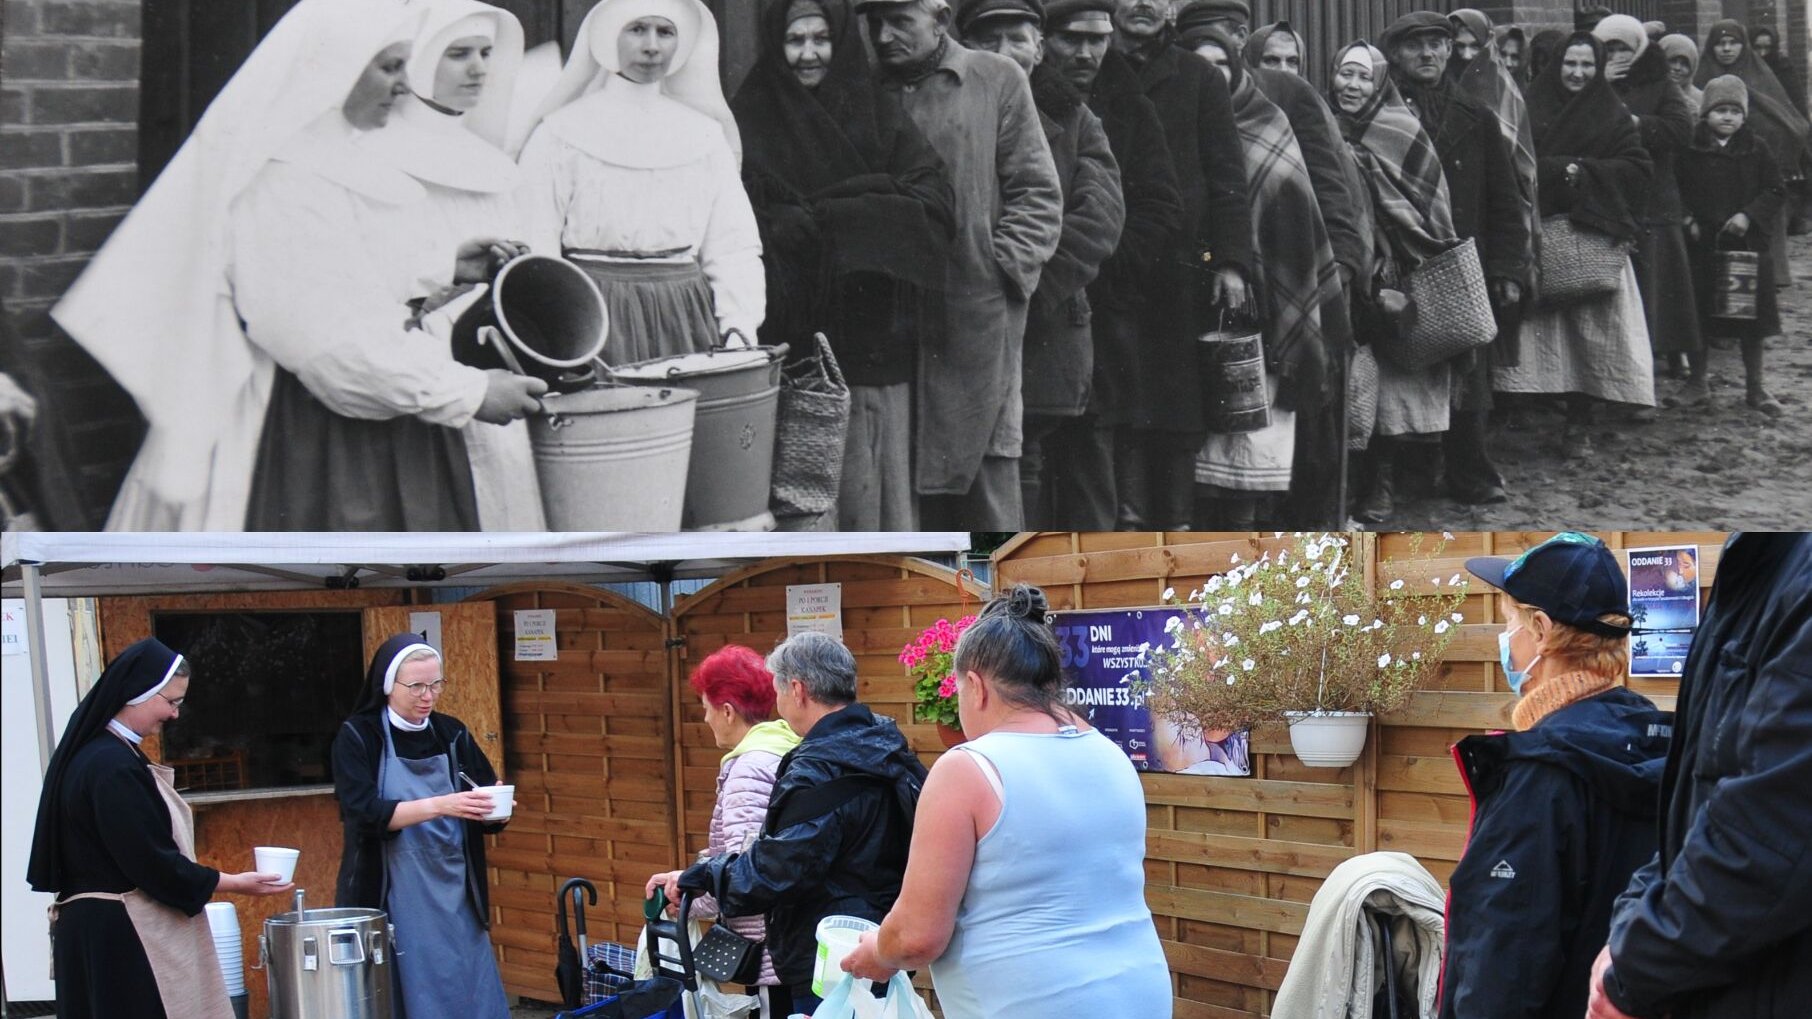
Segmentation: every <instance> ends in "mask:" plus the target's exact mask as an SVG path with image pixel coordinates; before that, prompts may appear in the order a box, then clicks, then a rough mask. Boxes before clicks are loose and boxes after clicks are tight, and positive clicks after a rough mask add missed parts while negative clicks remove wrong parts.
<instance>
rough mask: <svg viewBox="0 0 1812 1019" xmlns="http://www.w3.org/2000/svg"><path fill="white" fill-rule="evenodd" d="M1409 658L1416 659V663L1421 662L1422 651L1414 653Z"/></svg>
mask: <svg viewBox="0 0 1812 1019" xmlns="http://www.w3.org/2000/svg"><path fill="white" fill-rule="evenodd" d="M1409 657H1411V658H1414V659H1415V660H1416V661H1418V662H1419V661H1421V660H1422V652H1420V651H1417V652H1414V653H1412V654H1411V655H1410V656H1409Z"/></svg>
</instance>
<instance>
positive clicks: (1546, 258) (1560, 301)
mask: <svg viewBox="0 0 1812 1019" xmlns="http://www.w3.org/2000/svg"><path fill="white" fill-rule="evenodd" d="M1629 261H1630V246H1629V245H1628V244H1626V243H1624V242H1622V241H1619V240H1617V239H1616V238H1614V237H1612V236H1611V235H1610V234H1606V233H1600V232H1599V231H1597V230H1592V229H1589V228H1587V227H1582V226H1579V225H1577V224H1575V223H1574V222H1573V221H1572V219H1570V218H1568V217H1567V216H1565V215H1560V216H1549V217H1548V218H1546V219H1544V220H1542V221H1541V304H1542V306H1543V307H1547V308H1561V307H1565V306H1566V305H1569V304H1576V303H1578V302H1580V301H1585V300H1589V299H1591V298H1594V297H1603V296H1605V295H1606V294H1614V293H1616V292H1617V287H1618V286H1619V285H1620V284H1621V283H1622V282H1623V270H1624V267H1625V266H1627V265H1629Z"/></svg>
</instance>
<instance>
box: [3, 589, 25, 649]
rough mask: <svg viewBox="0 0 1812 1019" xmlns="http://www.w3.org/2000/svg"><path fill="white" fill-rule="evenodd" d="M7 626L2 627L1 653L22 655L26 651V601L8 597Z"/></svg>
mask: <svg viewBox="0 0 1812 1019" xmlns="http://www.w3.org/2000/svg"><path fill="white" fill-rule="evenodd" d="M4 611H5V613H6V626H5V627H4V628H3V629H0V654H6V655H22V654H24V653H25V650H26V648H25V603H24V602H15V601H13V600H11V599H8V600H7V602H6V608H5V610H4Z"/></svg>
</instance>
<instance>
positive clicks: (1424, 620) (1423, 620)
mask: <svg viewBox="0 0 1812 1019" xmlns="http://www.w3.org/2000/svg"><path fill="white" fill-rule="evenodd" d="M1416 625H1417V626H1427V625H1428V617H1427V616H1417V617H1416Z"/></svg>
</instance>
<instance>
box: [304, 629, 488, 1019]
mask: <svg viewBox="0 0 1812 1019" xmlns="http://www.w3.org/2000/svg"><path fill="white" fill-rule="evenodd" d="M366 680H367V689H366V693H365V699H364V701H363V703H362V704H361V705H360V707H359V710H357V711H355V712H354V713H353V715H352V717H351V718H348V719H347V720H346V721H345V723H343V724H342V725H341V726H340V732H339V734H338V735H337V736H335V737H334V742H333V776H334V795H335V797H336V798H338V799H339V801H340V821H341V823H342V824H343V825H344V826H345V837H344V846H343V848H342V850H341V855H340V879H339V884H338V886H337V887H336V889H335V894H334V904H335V905H337V906H363V907H367V908H373V909H382V910H385V911H386V912H388V913H389V914H390V922H391V923H392V924H394V925H395V927H396V947H397V965H396V970H395V972H396V974H397V979H398V995H397V998H398V1007H397V1009H396V1012H397V1014H398V1016H400V1017H402V1019H428V1017H438V1016H455V1015H457V1016H462V1017H473V1019H479V1017H485V1019H507V1017H508V1015H509V1006H508V1004H507V1003H506V1000H505V998H504V994H503V982H502V980H501V978H500V977H499V975H498V972H497V960H496V957H495V956H494V955H493V954H492V952H491V939H490V936H489V934H487V933H486V932H487V931H488V930H489V928H490V925H491V924H490V898H489V891H488V889H487V887H486V884H485V862H484V835H485V834H486V833H489V832H497V831H501V830H503V826H504V825H505V824H507V823H508V821H507V818H506V819H505V820H501V821H495V822H488V823H487V822H486V820H485V819H486V817H487V815H490V814H493V813H496V812H497V811H495V810H493V809H492V808H493V801H492V796H491V794H490V793H489V792H484V791H480V790H478V789H476V788H465V787H466V786H467V785H468V784H469V783H468V782H467V781H465V780H466V779H469V780H470V784H474V785H477V786H485V785H490V784H492V783H494V782H496V781H497V773H496V772H495V771H493V770H492V768H491V762H490V761H489V760H487V759H486V758H485V755H484V752H483V751H481V750H479V749H478V745H477V743H476V742H474V741H473V739H472V734H471V733H470V732H468V731H467V730H466V726H465V723H463V722H461V721H460V720H459V719H457V718H454V717H453V716H451V715H444V714H441V713H439V712H436V711H434V704H435V702H436V701H438V700H439V698H440V695H441V692H442V691H443V690H444V689H445V688H446V679H445V676H444V675H443V673H442V669H441V658H440V652H438V651H436V650H435V649H434V648H433V647H431V646H429V645H428V644H425V643H423V642H422V638H421V636H420V635H419V634H413V633H399V634H397V635H395V636H393V637H391V638H389V639H388V640H386V641H384V643H383V644H382V645H381V646H379V648H378V650H377V653H376V654H375V655H373V656H372V659H371V668H370V670H369V672H368V673H367V675H366Z"/></svg>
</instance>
